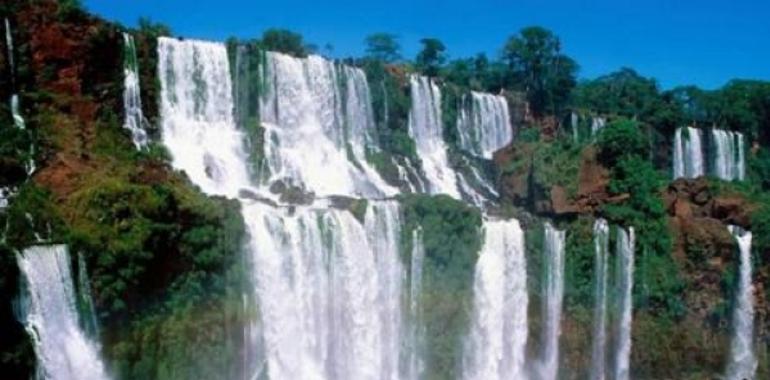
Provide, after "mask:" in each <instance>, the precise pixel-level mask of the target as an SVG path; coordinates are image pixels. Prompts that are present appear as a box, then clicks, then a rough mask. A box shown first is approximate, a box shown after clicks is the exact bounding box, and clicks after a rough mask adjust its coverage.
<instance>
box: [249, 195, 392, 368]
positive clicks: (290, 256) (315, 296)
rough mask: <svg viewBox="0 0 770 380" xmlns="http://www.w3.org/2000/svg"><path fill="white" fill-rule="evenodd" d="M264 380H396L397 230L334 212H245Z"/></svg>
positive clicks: (383, 217) (384, 217) (388, 208)
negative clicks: (266, 377) (264, 353)
mask: <svg viewBox="0 0 770 380" xmlns="http://www.w3.org/2000/svg"><path fill="white" fill-rule="evenodd" d="M244 216H245V217H246V222H247V225H248V226H249V231H250V233H251V238H252V239H251V246H250V248H251V252H252V254H253V255H254V257H253V260H254V268H253V270H254V274H255V277H256V282H257V295H258V298H259V304H260V306H261V311H262V313H263V318H264V321H265V326H264V328H265V332H264V334H265V342H266V346H267V363H268V373H269V376H270V378H271V379H398V378H400V377H399V371H398V369H399V349H400V342H399V337H400V336H401V326H402V323H401V313H400V310H401V304H400V299H401V293H400V292H401V281H402V278H403V277H402V276H403V273H404V272H403V268H402V266H401V264H400V261H399V256H398V236H399V234H400V226H399V220H398V206H397V204H396V203H394V202H384V203H374V204H372V206H371V207H370V208H369V209H368V210H367V213H366V216H365V221H364V223H363V225H362V224H361V223H360V222H359V221H357V220H356V219H355V218H354V217H353V216H352V214H350V213H349V212H346V211H338V210H299V211H298V212H297V214H295V215H294V216H289V215H285V214H282V213H281V212H279V211H276V210H274V209H271V208H268V207H265V206H257V205H253V206H249V207H247V208H246V209H245V212H244Z"/></svg>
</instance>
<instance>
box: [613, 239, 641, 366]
mask: <svg viewBox="0 0 770 380" xmlns="http://www.w3.org/2000/svg"><path fill="white" fill-rule="evenodd" d="M635 241H636V237H635V235H634V229H633V227H629V228H628V230H627V231H626V230H625V229H623V228H618V234H617V246H616V250H615V255H616V257H617V272H616V273H617V278H616V285H615V288H616V289H617V292H618V294H617V297H616V298H617V300H618V309H619V310H618V321H617V333H616V335H615V340H616V341H615V345H616V347H615V353H616V357H615V380H627V379H629V378H630V376H631V375H630V359H631V324H632V321H633V311H632V307H633V297H632V295H633V287H634V249H635V247H636V243H635Z"/></svg>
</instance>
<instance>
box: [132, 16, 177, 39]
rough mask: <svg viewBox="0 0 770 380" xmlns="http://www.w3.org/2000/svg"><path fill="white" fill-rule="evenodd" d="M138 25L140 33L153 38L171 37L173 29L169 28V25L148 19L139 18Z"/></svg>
mask: <svg viewBox="0 0 770 380" xmlns="http://www.w3.org/2000/svg"><path fill="white" fill-rule="evenodd" d="M137 24H138V27H139V32H140V33H143V34H147V35H148V36H151V37H153V38H157V37H160V36H170V35H171V28H169V27H168V26H167V25H164V24H162V23H159V22H154V21H152V19H150V18H147V17H139V21H138V22H137Z"/></svg>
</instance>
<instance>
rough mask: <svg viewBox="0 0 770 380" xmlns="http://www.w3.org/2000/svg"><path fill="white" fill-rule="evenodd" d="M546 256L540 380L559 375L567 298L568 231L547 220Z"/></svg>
mask: <svg viewBox="0 0 770 380" xmlns="http://www.w3.org/2000/svg"><path fill="white" fill-rule="evenodd" d="M544 229H545V238H544V240H543V244H544V247H543V255H544V258H543V259H544V262H545V270H544V272H543V274H544V281H543V291H542V293H543V301H542V309H543V311H542V316H543V328H542V332H541V334H542V337H541V344H542V348H541V353H540V358H539V360H538V363H537V367H536V368H537V371H538V375H539V379H540V380H555V379H556V378H557V376H558V374H559V337H560V335H561V313H562V302H563V300H564V248H565V239H566V235H567V234H566V231H563V230H558V229H556V228H554V226H553V225H551V223H545V225H544Z"/></svg>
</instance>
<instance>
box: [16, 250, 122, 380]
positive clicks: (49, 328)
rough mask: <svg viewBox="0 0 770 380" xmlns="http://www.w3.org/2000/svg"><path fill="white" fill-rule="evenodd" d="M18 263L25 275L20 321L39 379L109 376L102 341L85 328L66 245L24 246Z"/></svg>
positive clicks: (83, 379) (103, 378)
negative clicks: (28, 342) (102, 350)
mask: <svg viewBox="0 0 770 380" xmlns="http://www.w3.org/2000/svg"><path fill="white" fill-rule="evenodd" d="M18 264H19V268H20V269H21V273H22V276H23V288H22V294H21V300H20V302H19V304H20V311H19V314H20V320H21V321H22V322H23V323H24V325H25V328H26V329H27V332H28V333H29V335H30V336H31V337H32V342H33V344H34V349H35V355H36V356H37V362H38V369H37V377H38V378H40V379H49V380H106V379H108V378H109V376H108V375H107V372H106V370H105V367H104V363H103V362H102V360H101V357H100V355H99V345H98V343H97V342H95V341H93V340H92V339H91V337H89V336H88V335H87V334H86V332H85V331H84V330H83V328H82V327H81V326H82V324H81V322H80V316H79V315H78V309H77V307H76V305H77V299H76V295H75V289H74V282H73V280H72V271H71V269H70V256H69V252H68V251H67V247H66V246H63V245H52V246H35V247H31V248H28V249H25V250H24V252H22V253H21V254H20V255H19V256H18ZM83 318H84V319H86V321H87V320H88V319H90V317H88V316H85V317H83Z"/></svg>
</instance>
